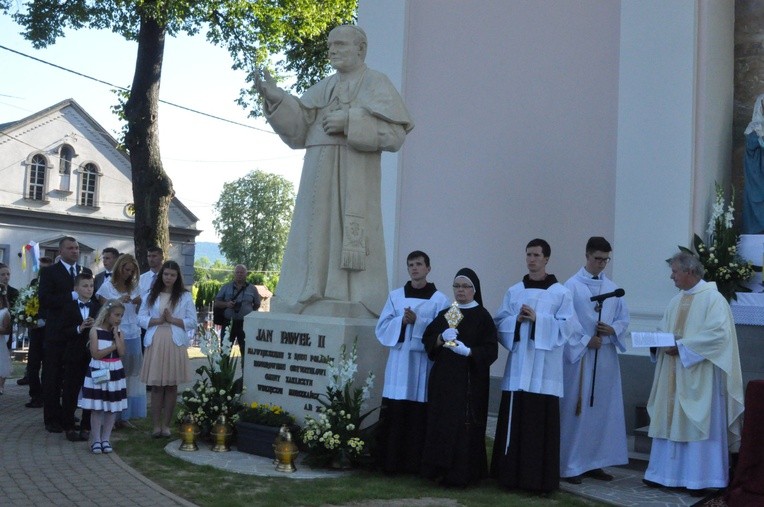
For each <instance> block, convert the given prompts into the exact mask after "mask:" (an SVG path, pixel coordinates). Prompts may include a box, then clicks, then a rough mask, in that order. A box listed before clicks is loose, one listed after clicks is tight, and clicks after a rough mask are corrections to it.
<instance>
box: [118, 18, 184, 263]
mask: <svg viewBox="0 0 764 507" xmlns="http://www.w3.org/2000/svg"><path fill="white" fill-rule="evenodd" d="M164 41H165V27H164V26H160V25H159V24H158V23H157V22H156V21H155V20H152V19H146V18H145V17H143V18H142V19H141V26H140V31H139V32H138V56H137V59H136V62H135V75H134V76H133V84H132V87H131V89H130V98H129V99H128V101H127V103H126V104H125V116H126V117H127V122H128V131H127V134H126V136H125V145H126V146H127V149H128V150H129V151H130V165H131V167H132V172H133V178H132V180H133V200H134V203H135V238H134V240H135V256H136V259H137V260H138V264H139V265H140V267H141V271H146V270H148V263H147V260H146V249H147V248H148V247H150V246H159V247H161V248H162V249H164V251H165V258H169V255H168V248H169V246H170V231H169V220H168V212H169V207H170V201H171V200H172V197H173V195H174V194H175V192H174V190H173V188H172V181H171V180H170V177H169V176H167V174H166V173H165V172H164V169H163V168H162V159H161V157H160V154H159V137H158V130H159V83H160V79H161V77H162V61H163V58H164Z"/></svg>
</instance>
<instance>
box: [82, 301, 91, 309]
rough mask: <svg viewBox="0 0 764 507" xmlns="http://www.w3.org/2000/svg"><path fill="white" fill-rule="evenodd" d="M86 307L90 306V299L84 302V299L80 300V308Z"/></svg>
mask: <svg viewBox="0 0 764 507" xmlns="http://www.w3.org/2000/svg"><path fill="white" fill-rule="evenodd" d="M86 307H87V308H90V301H88V302H87V303H83V302H82V301H80V308H86Z"/></svg>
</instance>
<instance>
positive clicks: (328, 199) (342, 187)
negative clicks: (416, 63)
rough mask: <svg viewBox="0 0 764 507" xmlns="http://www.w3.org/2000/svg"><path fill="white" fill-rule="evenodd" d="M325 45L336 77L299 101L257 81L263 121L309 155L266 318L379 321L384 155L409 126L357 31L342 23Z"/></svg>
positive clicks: (383, 286) (266, 80)
mask: <svg viewBox="0 0 764 507" xmlns="http://www.w3.org/2000/svg"><path fill="white" fill-rule="evenodd" d="M328 45H329V60H330V62H331V65H332V67H334V68H335V69H336V70H337V73H336V74H333V75H331V76H329V77H328V78H326V79H323V80H321V81H319V82H318V83H316V84H315V85H313V86H311V87H310V88H309V89H308V90H307V91H306V92H305V94H303V95H302V97H300V98H297V97H294V96H292V95H290V94H288V93H286V92H285V91H283V90H281V89H280V88H279V87H278V86H276V84H275V82H274V81H273V79H272V78H271V76H270V74H268V73H267V72H265V73H264V75H263V76H262V77H258V78H257V79H256V87H257V90H258V92H259V93H260V95H261V96H262V97H263V99H264V107H263V109H264V112H265V117H266V118H267V119H268V123H269V124H270V125H271V126H272V127H273V130H275V131H276V133H278V134H279V136H280V137H281V139H282V140H283V141H284V142H285V143H286V144H287V145H289V147H291V148H305V150H306V151H305V161H304V163H303V169H302V177H301V179H300V189H299V191H298V193H297V200H296V202H295V208H294V216H293V218H292V228H291V230H290V231H289V238H288V240H287V246H286V250H285V252H284V260H283V263H282V266H281V275H280V279H279V284H278V288H277V289H276V295H275V297H274V299H273V306H272V311H277V312H286V313H306V314H314V315H329V316H337V317H371V316H374V317H378V316H379V312H380V311H381V310H382V307H383V306H384V304H385V299H386V297H387V267H386V262H385V244H384V238H383V234H382V212H381V206H380V181H381V175H380V170H381V156H382V151H398V150H399V149H400V148H401V146H402V145H403V141H404V140H405V138H406V134H407V133H408V132H409V131H410V130H411V129H412V128H414V126H413V123H412V121H411V119H410V118H409V115H408V111H407V110H406V107H405V105H404V104H403V100H402V99H401V97H400V95H399V94H398V92H397V90H396V89H395V87H394V86H393V85H392V83H391V82H390V80H389V79H388V78H387V77H386V76H385V75H384V74H382V73H380V72H377V71H374V70H372V69H369V68H368V67H366V65H365V64H364V61H363V60H364V58H365V56H366V35H365V34H364V32H363V30H361V29H360V28H358V27H355V26H349V25H345V26H339V27H337V28H335V29H334V30H332V31H331V33H330V34H329V40H328Z"/></svg>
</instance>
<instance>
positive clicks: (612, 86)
mask: <svg viewBox="0 0 764 507" xmlns="http://www.w3.org/2000/svg"><path fill="white" fill-rule="evenodd" d="M360 5H361V7H360V10H359V24H360V25H361V26H363V27H364V28H365V29H367V31H368V32H369V34H370V52H369V58H368V62H369V65H370V66H371V67H373V68H380V69H382V70H384V71H385V72H387V73H393V74H395V73H396V72H398V70H399V69H400V68H401V67H402V68H404V69H405V72H404V74H403V76H402V78H401V79H400V81H396V80H395V79H394V82H395V83H396V86H399V87H400V88H401V90H402V94H403V97H404V100H405V101H406V104H407V105H408V107H409V109H410V111H411V113H412V115H413V117H414V122H415V124H416V127H415V129H414V131H413V132H412V133H411V134H410V135H409V136H408V139H407V141H406V144H405V145H404V147H403V149H402V151H401V153H400V154H398V155H396V156H394V163H393V165H392V167H393V170H388V171H387V172H386V175H385V176H386V177H388V178H390V180H389V181H388V186H387V187H383V188H385V193H384V195H383V207H384V211H385V214H386V215H385V216H386V221H385V234H386V242H387V246H388V270H389V272H390V274H391V278H390V282H391V286H392V287H395V286H399V285H401V284H402V283H403V282H405V281H406V279H407V274H406V270H405V263H404V259H405V255H406V254H407V253H408V252H409V251H411V250H413V249H423V250H425V251H427V252H428V253H429V254H430V256H431V258H432V262H433V272H432V275H431V279H432V280H433V281H434V282H436V284H437V285H438V286H439V287H440V288H441V289H445V291H446V292H447V293H448V294H450V288H449V287H450V284H451V277H452V276H453V273H455V271H456V270H457V269H459V268H460V267H462V266H465V265H466V266H470V267H473V268H474V269H475V270H476V271H477V273H478V275H480V276H481V280H482V286H483V287H482V288H483V298H484V302H485V306H486V307H487V308H488V310H489V311H491V312H495V311H496V309H497V307H498V305H499V303H500V301H501V298H502V296H503V294H504V292H505V290H506V288H507V287H508V286H509V285H511V284H512V283H515V282H516V281H518V280H519V279H520V277H521V276H522V275H523V274H524V273H525V272H526V269H525V264H524V246H525V244H526V243H527V241H528V240H529V239H531V238H533V237H543V238H545V239H547V240H548V241H549V242H550V244H551V246H552V258H551V261H550V264H549V266H548V268H549V269H548V271H549V272H551V273H554V274H556V275H557V276H558V278H560V279H561V280H564V279H566V278H567V277H569V276H570V275H571V274H572V273H574V272H575V271H576V270H577V269H578V268H579V267H580V265H581V264H582V262H583V249H584V243H585V241H586V239H587V238H588V237H589V236H591V235H603V236H606V237H607V238H608V239H610V240H611V241H612V242H613V245H614V248H615V251H614V255H613V257H614V262H613V263H612V264H611V265H610V266H609V267H608V269H607V270H606V273H608V274H612V275H613V278H614V279H615V280H616V281H617V282H618V283H619V284H620V285H621V286H622V287H624V288H625V289H626V292H627V301H628V304H629V306H630V309H631V310H632V322H633V326H632V329H641V330H645V329H649V330H652V329H654V328H655V326H656V325H657V324H658V321H659V318H660V316H661V314H662V312H663V309H664V308H665V306H666V304H667V303H668V301H669V299H670V298H671V296H672V295H673V294H675V293H676V289H675V288H674V286H673V283H672V282H671V281H670V280H669V278H668V275H669V272H668V269H667V267H666V265H665V262H663V261H664V259H666V258H668V257H669V256H670V255H671V254H672V253H673V252H674V251H676V247H677V245H679V244H683V245H689V243H690V240H691V238H692V234H693V233H696V232H697V233H699V234H703V232H704V231H705V228H706V220H707V217H708V213H709V206H710V199H711V196H712V192H713V182H714V181H715V180H716V181H720V182H726V181H728V178H729V177H728V174H729V170H730V169H729V165H730V164H729V160H728V159H729V153H730V150H731V141H730V139H731V134H730V123H731V111H732V109H731V107H732V75H733V66H732V65H733V59H732V47H733V46H732V44H733V35H734V34H733V31H734V5H733V3H732V2H715V1H712V0H677V1H673V2H664V1H662V0H647V1H643V0H623V1H621V2H611V1H603V2H596V1H591V2H573V1H570V2H568V1H537V2H521V1H506V0H496V1H482V2H479V3H475V2H470V3H465V2H458V1H440V0H417V1H416V2H404V1H398V2H395V1H391V2H368V1H364V0H361V2H360ZM375 36H376V37H375ZM401 37H403V38H404V40H405V45H404V47H403V48H402V49H401V51H400V52H398V45H397V44H398V41H399V40H400V38H401ZM388 39H391V40H392V41H394V43H393V44H392V46H391V48H388V47H386V43H385V41H386V40H388ZM375 43H376V45H377V46H379V45H380V43H381V44H382V45H383V51H381V52H380V53H376V52H375V49H374V47H375ZM388 49H390V51H387V50H388ZM395 75H396V76H397V74H395ZM391 189H395V191H394V192H392V190H391ZM393 215H394V217H395V218H394V219H392V220H391V219H390V218H389V217H390V216H393ZM391 250H392V254H391V253H390V252H391ZM631 353H634V352H631ZM636 353H637V354H639V352H636ZM504 361H505V360H504V356H501V357H500V359H499V360H498V361H497V362H496V363H495V364H494V368H493V370H492V374H493V375H501V373H502V371H503V368H504Z"/></svg>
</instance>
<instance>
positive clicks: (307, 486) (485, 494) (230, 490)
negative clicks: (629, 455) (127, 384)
mask: <svg viewBox="0 0 764 507" xmlns="http://www.w3.org/2000/svg"><path fill="white" fill-rule="evenodd" d="M133 422H135V423H136V426H137V429H132V430H120V431H118V432H117V433H116V434H115V437H118V440H116V441H115V442H114V447H115V450H116V451H117V453H118V454H119V456H120V457H121V458H122V459H123V460H125V461H126V462H127V463H128V464H130V466H132V467H133V468H135V469H136V470H138V471H139V472H141V473H142V474H144V475H146V476H147V477H149V478H151V479H152V480H153V481H155V482H157V483H158V484H160V485H162V486H163V487H164V488H166V489H168V490H170V491H172V492H173V493H175V494H177V495H179V496H181V497H183V498H186V499H188V500H189V501H192V502H194V503H196V504H198V505H202V506H210V507H212V506H215V507H234V506H251V505H258V506H283V505H295V506H319V505H326V504H332V505H343V504H348V503H353V504H354V505H356V506H357V505H358V502H364V501H372V500H379V501H390V500H395V499H399V500H401V499H414V498H430V499H438V498H442V499H444V504H445V503H446V502H447V500H448V505H464V506H486V507H487V506H496V505H501V506H526V505H531V506H533V505H560V506H585V505H586V506H590V505H599V504H597V503H595V502H591V501H588V500H585V499H582V498H579V497H576V496H574V495H570V494H568V493H564V492H557V493H555V494H553V495H549V496H546V497H539V496H533V495H525V494H519V493H509V492H507V491H505V490H502V489H501V488H499V487H498V486H497V485H496V483H495V482H494V481H492V480H486V481H484V482H483V484H481V485H480V486H479V487H473V488H468V489H464V490H462V489H454V488H443V487H440V486H437V485H434V484H433V483H431V482H428V481H426V480H424V479H420V478H418V477H394V478H393V477H389V476H386V475H383V474H381V473H377V472H373V471H365V470H359V471H358V472H357V473H355V474H353V475H350V476H344V477H342V478H331V479H313V480H294V479H288V478H279V477H253V476H251V475H240V474H236V473H231V472H226V471H223V470H218V469H215V468H212V467H209V466H197V465H193V464H191V463H188V462H186V461H183V460H179V459H177V458H173V457H172V456H170V455H168V454H167V453H165V452H164V446H165V445H166V443H167V441H166V440H154V439H151V438H150V435H149V433H150V431H151V425H150V423H149V422H148V421H147V420H139V421H133ZM406 504H407V502H402V503H401V505H406ZM361 505H362V504H361ZM378 505H379V504H378Z"/></svg>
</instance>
